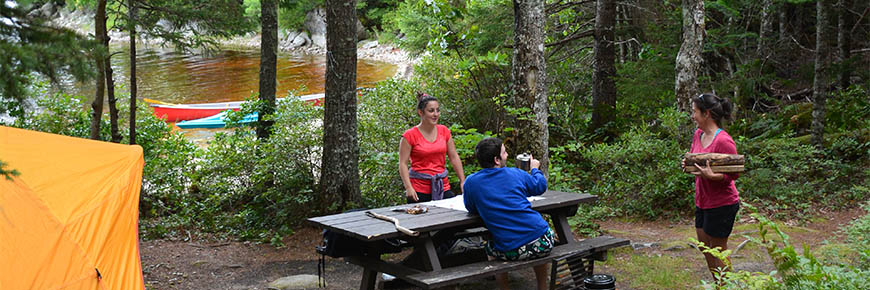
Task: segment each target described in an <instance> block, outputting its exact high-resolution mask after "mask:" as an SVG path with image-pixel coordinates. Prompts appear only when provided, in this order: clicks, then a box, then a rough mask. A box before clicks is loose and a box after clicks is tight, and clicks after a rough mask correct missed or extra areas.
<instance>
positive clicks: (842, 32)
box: [837, 0, 853, 90]
mask: <svg viewBox="0 0 870 290" xmlns="http://www.w3.org/2000/svg"><path fill="white" fill-rule="evenodd" d="M852 3H853V2H852V0H840V1H839V3H837V11H839V13H838V14H839V16H840V17H839V18H838V23H837V48H838V49H839V50H840V53H839V54H837V62H838V63H839V64H840V65H841V67H842V68H841V69H840V75H839V81H838V83H839V85H840V89H841V90H845V89H847V88H849V85H850V81H849V78H851V77H852V66H851V65H850V64H849V63H848V61H849V58H851V57H852V52H851V49H852V33H851V32H852V13H849V8H851V7H852Z"/></svg>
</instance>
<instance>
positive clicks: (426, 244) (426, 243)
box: [417, 233, 441, 271]
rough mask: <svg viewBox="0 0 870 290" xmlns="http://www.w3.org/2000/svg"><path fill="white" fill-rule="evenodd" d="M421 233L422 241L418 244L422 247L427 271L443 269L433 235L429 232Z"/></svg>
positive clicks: (421, 252) (424, 265)
mask: <svg viewBox="0 0 870 290" xmlns="http://www.w3.org/2000/svg"><path fill="white" fill-rule="evenodd" d="M424 235H425V236H423V235H421V237H422V239H420V241H421V242H420V243H421V244H418V245H417V246H418V247H422V249H421V251H420V254H421V256H422V257H423V267H424V268H426V269H425V270H426V271H438V270H441V260H439V259H438V253H437V252H435V243H434V242H433V240H432V236H431V235H429V234H428V233H426V234H424Z"/></svg>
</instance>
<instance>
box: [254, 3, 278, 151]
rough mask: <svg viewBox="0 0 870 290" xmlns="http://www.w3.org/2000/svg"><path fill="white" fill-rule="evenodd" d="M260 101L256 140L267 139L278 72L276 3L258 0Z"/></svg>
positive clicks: (273, 111) (269, 133) (270, 129)
mask: <svg viewBox="0 0 870 290" xmlns="http://www.w3.org/2000/svg"><path fill="white" fill-rule="evenodd" d="M260 29H261V31H260V34H261V35H262V36H261V38H260V100H261V101H262V103H263V104H262V106H261V107H260V108H259V110H258V113H259V116H260V117H259V119H258V121H257V138H260V139H265V138H269V135H271V131H272V124H273V123H274V121H273V120H268V119H270V117H268V116H270V115H272V114H273V113H275V90H276V88H275V87H276V86H277V77H278V75H277V71H278V2H277V1H276V0H260Z"/></svg>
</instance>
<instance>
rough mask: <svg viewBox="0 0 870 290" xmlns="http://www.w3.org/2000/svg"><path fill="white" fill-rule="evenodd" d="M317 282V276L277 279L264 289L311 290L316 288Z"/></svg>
mask: <svg viewBox="0 0 870 290" xmlns="http://www.w3.org/2000/svg"><path fill="white" fill-rule="evenodd" d="M317 282H318V277H317V275H295V276H287V277H281V278H278V280H275V281H272V283H269V285H267V286H266V287H267V289H272V290H289V289H313V288H317Z"/></svg>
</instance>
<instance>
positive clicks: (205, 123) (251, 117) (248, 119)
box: [175, 111, 258, 129]
mask: <svg viewBox="0 0 870 290" xmlns="http://www.w3.org/2000/svg"><path fill="white" fill-rule="evenodd" d="M226 116H227V111H223V112H220V113H217V114H215V115H214V116H209V117H205V118H201V119H196V120H188V121H181V122H178V123H175V126H178V128H181V129H216V128H223V127H226V125H227V123H226ZM257 117H258V114H257V113H256V112H254V113H251V114H248V115H245V118H243V119H242V120H241V121H239V123H242V124H248V123H253V122H256V121H257Z"/></svg>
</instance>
